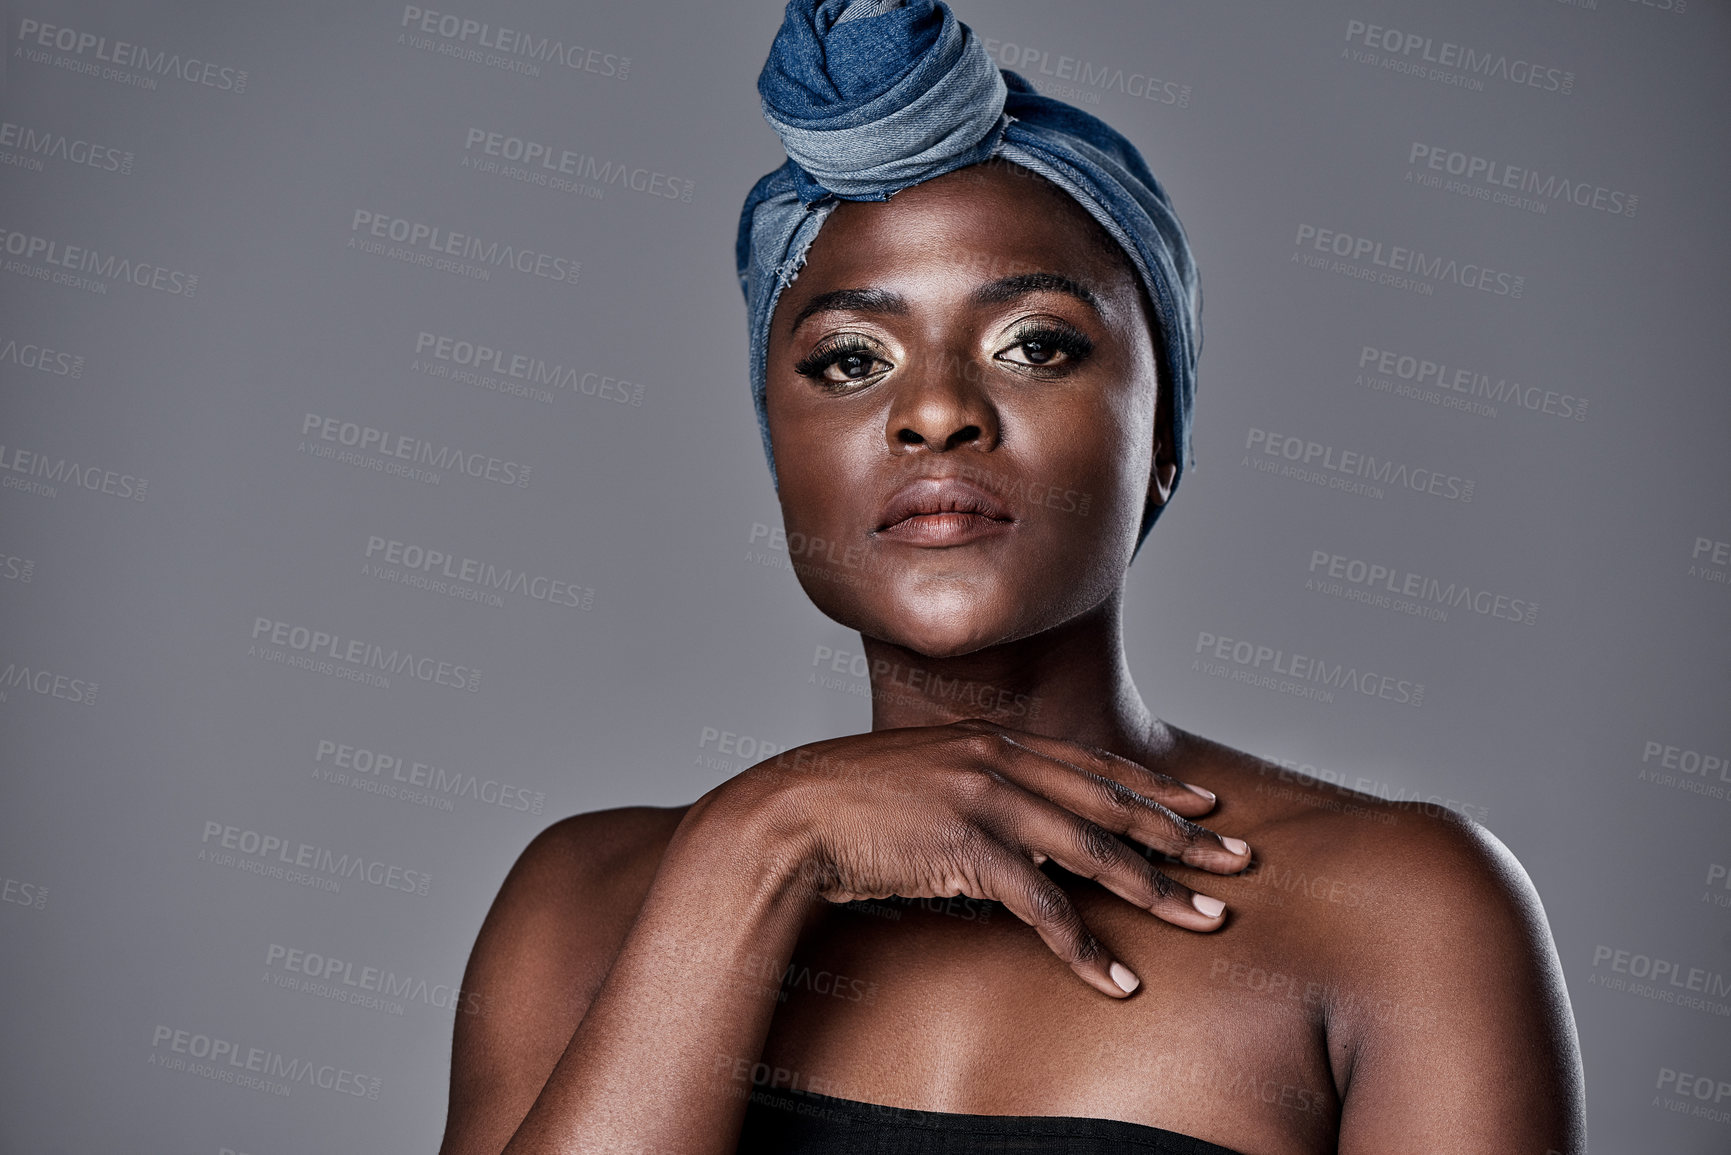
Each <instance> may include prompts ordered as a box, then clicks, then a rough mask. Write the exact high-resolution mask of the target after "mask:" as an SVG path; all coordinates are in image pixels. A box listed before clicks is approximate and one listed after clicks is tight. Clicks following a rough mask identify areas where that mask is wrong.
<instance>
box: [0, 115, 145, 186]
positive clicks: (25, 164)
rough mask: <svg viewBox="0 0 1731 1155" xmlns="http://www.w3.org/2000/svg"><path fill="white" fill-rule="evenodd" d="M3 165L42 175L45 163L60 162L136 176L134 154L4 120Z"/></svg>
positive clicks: (0, 130)
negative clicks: (44, 161)
mask: <svg viewBox="0 0 1731 1155" xmlns="http://www.w3.org/2000/svg"><path fill="white" fill-rule="evenodd" d="M0 150H4V151H0V164H11V165H16V166H17V167H19V168H27V169H30V170H31V171H34V172H40V171H42V161H43V160H58V161H61V162H63V163H65V164H70V165H79V166H84V167H89V168H94V169H99V170H101V171H103V172H117V173H120V174H121V175H122V176H128V175H131V173H132V160H133V157H132V154H131V153H130V152H122V151H121V150H120V149H118V148H115V147H113V146H112V145H106V144H96V143H94V142H92V141H88V140H80V139H78V138H77V137H70V136H67V135H66V134H65V133H63V132H55V131H53V130H52V129H45V128H32V127H31V126H29V125H27V124H14V123H13V122H12V121H10V120H0Z"/></svg>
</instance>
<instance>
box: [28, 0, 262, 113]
mask: <svg viewBox="0 0 1731 1155" xmlns="http://www.w3.org/2000/svg"><path fill="white" fill-rule="evenodd" d="M18 43H19V45H20V46H21V49H20V52H21V54H22V55H23V56H24V57H25V59H27V60H31V61H33V62H35V63H38V64H58V65H59V66H60V67H63V68H68V66H69V65H70V66H71V67H69V68H68V71H71V72H83V73H87V74H90V75H101V76H102V78H103V79H105V80H118V79H123V78H125V77H126V74H125V73H121V74H120V75H119V76H111V75H105V74H107V73H112V72H114V71H115V69H116V68H118V69H130V70H132V71H133V72H137V73H143V74H144V75H142V76H138V77H136V79H134V80H132V82H133V83H135V84H136V83H137V81H138V80H150V79H151V78H152V77H157V76H164V77H173V78H175V79H176V80H184V81H185V82H186V83H188V84H196V85H201V86H203V87H205V88H215V89H220V90H222V91H224V92H233V93H237V94H238V93H242V92H245V91H246V80H247V74H246V70H245V69H243V68H230V67H228V66H226V65H221V64H216V63H213V62H211V61H208V60H200V59H199V58H198V57H196V56H182V55H181V54H180V53H178V52H169V51H167V50H165V49H156V48H150V47H147V46H145V45H143V44H132V43H130V42H128V41H125V40H110V39H108V37H106V36H98V35H96V34H95V33H94V32H84V31H81V30H80V29H77V28H68V27H66V26H64V25H58V24H44V23H42V22H41V21H40V20H32V19H30V18H29V17H25V18H23V19H21V20H19V21H18ZM44 50H53V51H56V52H66V53H70V54H71V55H72V57H73V59H71V60H67V59H66V58H65V57H62V58H60V59H59V60H54V59H48V58H47V57H48V53H47V51H44ZM39 58H40V59H39ZM61 61H65V63H61ZM104 64H107V65H113V66H114V68H104V67H102V65H104ZM138 87H142V88H155V87H156V84H155V82H154V81H151V82H150V83H148V84H141V85H138Z"/></svg>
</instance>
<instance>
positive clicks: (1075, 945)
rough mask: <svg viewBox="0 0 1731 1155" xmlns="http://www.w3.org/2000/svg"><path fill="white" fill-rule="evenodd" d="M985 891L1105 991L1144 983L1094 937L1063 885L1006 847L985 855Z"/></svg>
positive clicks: (1115, 993) (1127, 990)
mask: <svg viewBox="0 0 1731 1155" xmlns="http://www.w3.org/2000/svg"><path fill="white" fill-rule="evenodd" d="M982 857H983V861H982V862H981V863H980V867H981V878H980V883H981V889H982V890H984V891H985V892H986V893H985V894H983V895H982V896H981V897H984V898H989V899H991V900H993V901H995V902H1001V903H1003V904H1004V906H1005V907H1006V908H1008V910H1009V911H1010V913H1011V914H1014V915H1015V916H1016V917H1017V918H1019V919H1021V920H1022V921H1023V922H1025V923H1027V924H1028V925H1029V926H1031V927H1033V928H1034V930H1035V931H1036V932H1038V934H1039V936H1040V938H1041V940H1042V941H1044V942H1045V944H1046V946H1047V948H1048V949H1050V950H1051V952H1052V953H1053V954H1055V955H1057V956H1058V958H1059V959H1061V960H1062V961H1063V962H1064V963H1066V964H1067V965H1068V966H1069V967H1070V969H1071V970H1072V971H1074V972H1076V975H1077V977H1078V978H1080V979H1081V980H1082V981H1083V982H1085V983H1087V984H1088V985H1089V986H1091V987H1093V988H1094V989H1095V990H1097V991H1099V992H1100V993H1101V994H1103V995H1108V996H1110V997H1111V998H1115V999H1122V998H1126V997H1128V996H1129V995H1130V994H1131V993H1132V992H1133V991H1135V989H1136V988H1137V987H1138V986H1140V985H1141V984H1142V980H1141V979H1140V978H1138V977H1137V975H1136V973H1135V972H1134V971H1132V970H1131V969H1130V968H1129V967H1127V966H1125V965H1124V964H1123V963H1121V962H1119V961H1118V959H1117V958H1116V957H1115V956H1114V955H1113V954H1112V952H1111V950H1110V949H1108V948H1107V946H1106V945H1105V944H1104V943H1102V942H1101V941H1100V940H1099V939H1097V938H1095V937H1094V933H1093V932H1092V931H1091V930H1089V929H1088V924H1087V923H1085V922H1083V921H1082V916H1081V915H1080V914H1079V913H1077V911H1076V906H1075V904H1074V903H1072V902H1071V901H1070V896H1069V895H1067V894H1065V893H1064V891H1063V888H1062V887H1060V886H1059V885H1058V884H1057V883H1055V882H1053V881H1052V880H1051V879H1049V878H1047V877H1046V876H1045V875H1043V874H1041V873H1040V872H1039V871H1038V870H1036V869H1034V867H1033V866H1032V865H1030V864H1029V862H1028V860H1027V859H1026V858H1022V857H1019V856H1018V855H1017V854H1016V853H1015V852H1014V851H1012V850H1010V849H1008V848H1007V847H1003V846H998V847H997V848H996V849H994V850H990V851H986V852H984V854H983V855H982Z"/></svg>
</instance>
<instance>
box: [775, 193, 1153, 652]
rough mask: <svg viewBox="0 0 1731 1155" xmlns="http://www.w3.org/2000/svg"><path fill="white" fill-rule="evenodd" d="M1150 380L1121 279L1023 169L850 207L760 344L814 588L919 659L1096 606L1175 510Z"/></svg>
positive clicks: (791, 528) (833, 610)
mask: <svg viewBox="0 0 1731 1155" xmlns="http://www.w3.org/2000/svg"><path fill="white" fill-rule="evenodd" d="M1155 363H1156V362H1155V354H1154V348H1153V342H1152V337H1151V333H1150V328H1149V317H1148V314H1147V312H1146V310H1145V305H1144V298H1143V295H1142V292H1141V289H1140V286H1139V283H1138V282H1137V280H1136V276H1135V273H1134V272H1133V271H1132V269H1131V267H1130V265H1129V262H1128V260H1127V259H1126V258H1125V257H1124V255H1123V253H1122V251H1121V250H1119V248H1118V247H1117V245H1116V244H1114V243H1113V242H1112V240H1111V239H1110V237H1109V236H1108V235H1107V234H1106V232H1105V231H1104V230H1103V229H1101V228H1100V226H1099V225H1098V224H1096V223H1095V222H1094V220H1093V219H1092V218H1091V217H1089V216H1088V214H1087V212H1086V211H1085V210H1084V209H1083V208H1082V207H1081V206H1080V205H1078V204H1077V203H1076V202H1075V201H1073V200H1072V199H1071V198H1070V197H1069V196H1067V195H1066V194H1065V193H1063V192H1062V191H1061V190H1059V189H1057V188H1056V187H1055V186H1053V185H1051V184H1049V183H1048V182H1046V181H1045V180H1044V179H1042V178H1039V177H1037V176H1035V175H1034V174H1032V173H1030V172H1028V171H1027V170H1025V169H1020V168H1018V167H1016V166H1013V165H1008V164H1003V163H987V164H983V165H976V166H973V167H971V168H966V169H961V170H958V171H956V172H953V173H949V174H946V175H944V176H941V177H937V178H935V179H933V180H930V181H926V182H924V183H922V184H917V185H914V186H913V187H911V188H908V189H904V190H903V191H901V192H899V193H896V194H895V195H894V196H892V197H891V198H890V199H889V200H888V201H882V202H860V201H845V202H843V203H842V204H841V205H840V206H838V207H837V208H836V209H835V211H834V213H833V214H832V215H831V216H830V218H829V220H828V221H827V222H825V224H824V226H823V228H822V230H821V231H820V232H819V233H818V235H817V239H816V241H814V242H813V244H812V246H811V249H810V252H809V254H808V256H807V259H806V263H805V266H804V268H803V269H802V270H801V271H800V273H799V276H798V278H797V279H796V280H795V281H794V283H793V284H792V285H790V286H788V288H787V289H785V290H783V292H782V295H781V298H780V300H779V301H778V302H777V305H776V310H775V316H774V318H773V320H772V323H771V326H770V340H769V363H768V412H769V429H770V438H771V441H772V442H773V444H774V450H775V463H776V472H777V476H778V478H779V486H780V498H781V508H782V515H783V520H784V523H785V525H786V528H787V532H788V540H789V545H790V552H791V553H792V555H793V562H794V566H795V569H796V571H797V572H798V574H799V577H800V583H801V585H802V586H804V588H805V591H806V593H807V594H809V595H810V596H811V598H812V600H813V601H814V602H815V603H816V604H817V606H818V608H819V609H821V610H822V611H823V612H824V613H825V614H827V615H828V616H829V617H831V618H833V619H835V620H836V621H838V622H840V623H842V624H843V625H846V626H849V627H851V628H854V629H857V630H859V631H860V632H861V633H863V634H865V635H867V636H868V637H873V638H878V639H881V640H884V641H887V642H891V643H894V644H896V645H900V646H904V647H907V648H908V649H911V650H914V651H916V652H918V653H921V654H924V655H927V656H929V657H951V656H956V655H961V654H966V653H970V652H972V651H974V650H978V649H981V648H983V647H986V646H991V645H996V644H1001V643H1004V642H1010V641H1015V640H1017V639H1020V638H1025V637H1028V636H1030V635H1033V634H1037V633H1040V632H1042V631H1045V630H1048V629H1051V628H1052V627H1054V626H1057V625H1060V624H1062V623H1064V622H1066V621H1069V620H1071V619H1072V618H1075V617H1077V616H1078V615H1081V614H1083V613H1086V612H1087V611H1089V610H1091V609H1093V608H1094V607H1096V606H1098V605H1100V604H1101V603H1102V602H1103V601H1105V600H1106V599H1107V598H1109V597H1110V596H1111V595H1112V594H1113V593H1114V592H1115V591H1116V590H1117V589H1118V588H1119V586H1120V584H1121V582H1122V581H1123V577H1124V572H1125V569H1126V567H1127V566H1128V565H1129V563H1130V558H1131V555H1132V554H1133V553H1134V551H1135V545H1136V536H1137V532H1138V530H1139V528H1140V526H1141V518H1142V512H1143V508H1144V505H1145V503H1146V502H1147V501H1148V500H1149V499H1150V495H1151V494H1152V497H1153V500H1159V501H1163V500H1164V499H1165V497H1166V496H1167V494H1168V492H1169V490H1168V489H1167V488H1166V487H1167V486H1169V484H1170V479H1171V475H1172V468H1171V464H1170V458H1171V456H1172V454H1171V451H1170V448H1169V443H1170V436H1169V434H1168V433H1167V431H1166V430H1165V429H1164V428H1163V427H1162V428H1159V429H1158V430H1157V428H1156V417H1155V415H1156V412H1157V410H1158V406H1156V404H1155V390H1156V379H1155V378H1156V369H1155ZM1157 440H1158V441H1159V443H1160V445H1159V449H1158V453H1159V456H1160V458H1161V459H1162V468H1161V471H1160V480H1159V481H1157V482H1155V483H1154V484H1153V485H1152V486H1151V484H1150V466H1151V462H1152V461H1153V460H1154V456H1155V454H1156V442H1157Z"/></svg>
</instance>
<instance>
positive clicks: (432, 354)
mask: <svg viewBox="0 0 1731 1155" xmlns="http://www.w3.org/2000/svg"><path fill="white" fill-rule="evenodd" d="M415 356H416V361H415V364H414V366H413V368H414V369H416V370H419V371H421V372H424V373H427V374H428V375H429V376H433V377H447V378H450V379H451V380H454V381H458V382H460V383H462V384H466V385H480V386H481V387H483V388H489V387H491V388H495V389H497V390H498V391H500V392H510V393H520V394H521V395H523V396H527V397H533V398H534V399H535V400H537V401H552V400H553V391H554V390H558V391H561V392H566V393H572V394H576V393H581V394H583V395H584V396H585V397H594V398H597V399H598V400H601V401H612V402H615V403H616V404H619V405H627V404H629V405H642V404H643V385H642V383H641V382H635V381H626V380H623V379H622V378H619V377H610V376H608V375H606V374H604V373H598V372H596V371H594V370H592V369H591V370H584V369H581V368H579V367H578V366H575V365H565V364H560V363H558V362H553V363H549V362H548V361H546V360H544V359H543V358H540V357H535V356H531V355H530V354H527V353H522V352H518V351H514V350H509V349H498V348H495V347H493V346H491V345H487V344H485V343H483V342H480V341H470V340H466V339H464V338H462V337H453V336H450V335H448V334H445V333H429V332H427V331H426V330H425V329H423V330H421V331H420V332H418V333H416V334H415ZM421 358H425V359H426V360H427V361H428V364H426V365H424V366H423V365H422V363H421ZM432 362H438V363H439V364H437V365H435V364H432ZM495 378H497V379H503V380H504V381H509V382H515V383H520V384H516V385H514V386H505V385H504V384H503V382H502V381H499V380H494V379H495Z"/></svg>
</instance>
